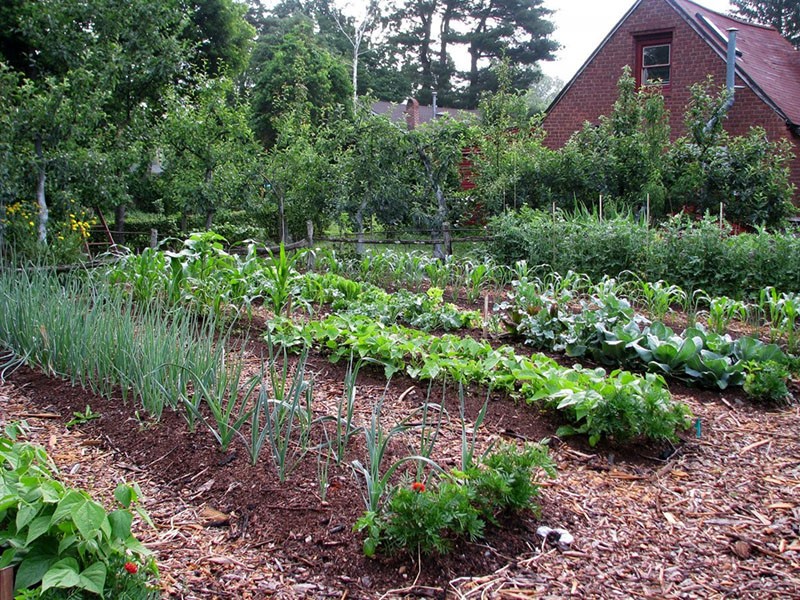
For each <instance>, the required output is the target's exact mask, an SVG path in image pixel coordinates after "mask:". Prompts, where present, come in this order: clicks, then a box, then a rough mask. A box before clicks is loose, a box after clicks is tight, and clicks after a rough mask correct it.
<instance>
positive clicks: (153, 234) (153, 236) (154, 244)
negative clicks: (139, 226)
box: [150, 229, 158, 249]
mask: <svg viewBox="0 0 800 600" xmlns="http://www.w3.org/2000/svg"><path fill="white" fill-rule="evenodd" d="M150 247H151V248H153V249H155V248H158V229H151V230H150Z"/></svg>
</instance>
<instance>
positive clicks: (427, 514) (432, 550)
mask: <svg viewBox="0 0 800 600" xmlns="http://www.w3.org/2000/svg"><path fill="white" fill-rule="evenodd" d="M540 471H543V472H544V473H545V474H546V475H548V476H550V477H555V476H556V471H555V465H554V463H553V462H552V461H551V460H550V458H549V456H548V453H547V449H546V447H544V446H542V445H540V444H526V445H525V446H523V448H522V449H519V448H517V447H516V446H514V445H513V444H505V445H503V446H502V447H501V448H500V449H498V450H497V451H496V452H493V453H491V454H489V455H487V456H486V457H485V458H484V460H483V461H482V462H481V463H480V464H479V465H476V466H473V467H471V468H469V469H468V470H466V471H451V472H450V473H447V474H444V473H442V474H439V475H438V476H436V475H432V476H431V478H430V479H429V481H428V483H427V485H426V484H424V483H422V482H419V481H418V482H415V483H414V484H412V485H402V486H400V487H397V488H395V489H394V490H393V491H392V493H391V497H390V498H389V500H388V501H387V502H386V504H385V505H384V506H383V507H382V508H381V510H379V511H375V510H372V511H367V512H366V513H365V514H364V515H363V516H362V517H361V519H359V520H358V521H357V522H356V525H355V527H354V529H355V530H356V531H366V532H367V538H366V540H365V541H364V553H365V554H366V555H367V556H372V555H374V554H375V553H376V552H377V551H378V549H383V550H384V551H386V552H389V553H393V552H397V551H405V552H407V553H409V554H411V555H412V556H416V555H417V554H418V553H419V554H422V555H430V554H445V553H447V552H449V551H450V550H451V549H452V547H453V544H454V542H455V541H457V540H459V539H468V540H470V541H475V540H477V539H480V538H482V537H483V535H484V531H485V528H486V523H487V522H491V523H496V522H497V519H496V517H497V516H499V515H500V514H501V513H506V512H519V511H522V510H525V509H533V510H536V505H535V504H534V498H535V497H536V496H537V495H538V492H539V484H538V476H539V472H540Z"/></svg>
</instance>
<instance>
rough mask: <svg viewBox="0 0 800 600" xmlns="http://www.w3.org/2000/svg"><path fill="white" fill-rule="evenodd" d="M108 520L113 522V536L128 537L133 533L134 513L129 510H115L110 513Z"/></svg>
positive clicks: (122, 538) (117, 537) (116, 537)
mask: <svg viewBox="0 0 800 600" xmlns="http://www.w3.org/2000/svg"><path fill="white" fill-rule="evenodd" d="M108 522H109V523H110V524H111V537H112V538H114V539H118V540H124V539H127V538H128V537H129V536H130V534H131V523H133V515H131V513H129V512H128V511H127V510H115V511H113V512H111V513H109V514H108Z"/></svg>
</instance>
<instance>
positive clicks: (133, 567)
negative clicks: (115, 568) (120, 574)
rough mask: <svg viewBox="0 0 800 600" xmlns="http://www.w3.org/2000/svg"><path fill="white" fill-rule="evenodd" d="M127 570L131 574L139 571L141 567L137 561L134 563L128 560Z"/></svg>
mask: <svg viewBox="0 0 800 600" xmlns="http://www.w3.org/2000/svg"><path fill="white" fill-rule="evenodd" d="M125 570H126V571H127V572H128V573H130V574H131V575H133V574H135V573H136V571H138V570H139V567H137V566H136V564H135V563H132V562H126V563H125Z"/></svg>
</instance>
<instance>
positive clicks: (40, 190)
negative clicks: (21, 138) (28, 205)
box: [34, 134, 49, 244]
mask: <svg viewBox="0 0 800 600" xmlns="http://www.w3.org/2000/svg"><path fill="white" fill-rule="evenodd" d="M34 148H35V150H36V158H37V159H38V161H39V165H38V168H39V172H38V174H37V184H36V202H37V203H38V205H39V236H38V237H39V242H40V243H42V244H46V243H47V219H48V217H49V213H48V211H47V201H46V199H45V195H44V184H45V180H46V178H47V173H46V170H45V165H44V151H43V150H42V136H41V135H39V134H37V135H36V139H35V141H34Z"/></svg>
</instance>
